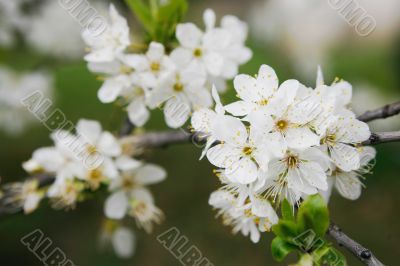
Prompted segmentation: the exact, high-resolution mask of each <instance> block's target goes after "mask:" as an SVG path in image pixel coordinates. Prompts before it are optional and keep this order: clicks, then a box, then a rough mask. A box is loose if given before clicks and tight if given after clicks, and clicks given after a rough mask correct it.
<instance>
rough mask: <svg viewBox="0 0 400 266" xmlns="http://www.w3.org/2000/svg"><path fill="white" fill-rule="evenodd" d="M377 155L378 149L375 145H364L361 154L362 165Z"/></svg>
mask: <svg viewBox="0 0 400 266" xmlns="http://www.w3.org/2000/svg"><path fill="white" fill-rule="evenodd" d="M375 156H376V150H375V148H373V147H368V146H367V147H363V148H362V151H361V154H360V165H361V166H365V165H367V164H368V163H369V162H370V161H371V160H373V159H374V158H375Z"/></svg>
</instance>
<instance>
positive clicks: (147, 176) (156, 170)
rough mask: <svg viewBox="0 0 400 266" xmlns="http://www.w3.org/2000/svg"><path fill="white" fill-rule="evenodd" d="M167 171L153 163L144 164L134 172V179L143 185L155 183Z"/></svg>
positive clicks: (161, 179)
mask: <svg viewBox="0 0 400 266" xmlns="http://www.w3.org/2000/svg"><path fill="white" fill-rule="evenodd" d="M166 176H167V173H166V172H165V170H164V169H163V168H162V167H160V166H158V165H155V164H146V165H144V166H142V167H140V168H139V169H138V171H137V172H136V181H137V182H139V183H140V184H143V185H150V184H155V183H159V182H161V181H163V180H164V179H165V177H166Z"/></svg>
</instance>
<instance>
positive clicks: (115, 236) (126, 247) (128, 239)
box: [100, 220, 136, 259]
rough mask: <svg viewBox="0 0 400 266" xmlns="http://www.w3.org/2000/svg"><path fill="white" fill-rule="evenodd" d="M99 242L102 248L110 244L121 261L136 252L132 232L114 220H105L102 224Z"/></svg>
mask: <svg viewBox="0 0 400 266" xmlns="http://www.w3.org/2000/svg"><path fill="white" fill-rule="evenodd" d="M100 241H101V242H100V244H101V245H102V246H105V245H110V244H111V246H112V247H113V249H114V251H115V253H116V255H117V256H118V257H119V258H122V259H127V258H130V257H132V256H133V255H134V253H135V250H136V236H135V233H134V231H133V230H131V229H130V228H128V227H125V226H123V225H120V224H119V223H118V222H117V221H114V220H106V221H105V222H104V223H103V227H102V231H101V234H100Z"/></svg>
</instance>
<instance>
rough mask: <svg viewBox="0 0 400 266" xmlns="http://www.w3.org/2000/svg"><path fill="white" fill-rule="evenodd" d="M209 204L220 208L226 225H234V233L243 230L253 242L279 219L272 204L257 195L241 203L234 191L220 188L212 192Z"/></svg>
mask: <svg viewBox="0 0 400 266" xmlns="http://www.w3.org/2000/svg"><path fill="white" fill-rule="evenodd" d="M209 204H210V205H211V206H212V207H214V208H215V209H217V210H218V215H221V216H222V219H223V223H224V224H225V225H229V226H232V227H233V229H232V232H233V233H234V234H236V233H238V232H241V233H242V234H243V235H244V236H249V237H250V239H251V241H252V242H253V243H257V242H258V241H259V240H260V237H261V232H268V231H270V230H271V227H272V226H273V225H274V224H276V223H278V220H279V218H278V215H277V214H276V212H275V210H274V208H273V207H272V206H271V204H270V203H269V202H268V201H267V200H264V199H260V198H257V197H251V198H249V200H248V201H246V202H245V203H240V202H239V201H238V200H237V197H235V195H233V194H232V193H230V192H228V191H224V190H218V191H215V192H213V193H212V194H211V196H210V199H209Z"/></svg>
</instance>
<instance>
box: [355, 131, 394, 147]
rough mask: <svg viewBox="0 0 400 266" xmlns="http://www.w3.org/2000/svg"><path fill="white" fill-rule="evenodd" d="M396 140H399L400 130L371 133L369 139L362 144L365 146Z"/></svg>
mask: <svg viewBox="0 0 400 266" xmlns="http://www.w3.org/2000/svg"><path fill="white" fill-rule="evenodd" d="M396 141H400V131H392V132H376V133H372V134H371V136H370V137H369V139H368V140H366V141H364V142H363V143H362V144H363V145H364V146H366V145H376V144H381V143H387V142H396Z"/></svg>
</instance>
